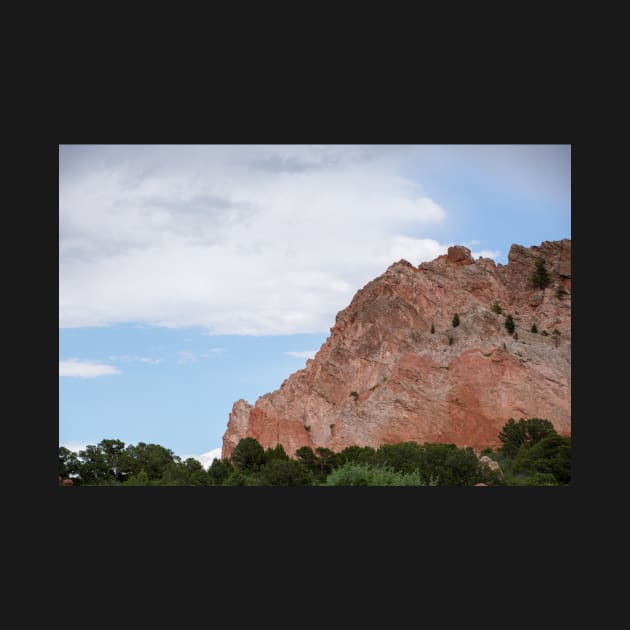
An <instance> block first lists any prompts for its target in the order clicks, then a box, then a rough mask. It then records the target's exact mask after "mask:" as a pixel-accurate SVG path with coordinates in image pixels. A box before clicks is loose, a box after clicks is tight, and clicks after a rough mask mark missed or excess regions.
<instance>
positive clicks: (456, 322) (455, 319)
mask: <svg viewBox="0 0 630 630" xmlns="http://www.w3.org/2000/svg"><path fill="white" fill-rule="evenodd" d="M457 326H459V314H458V313H455V315H453V328H456V327H457Z"/></svg>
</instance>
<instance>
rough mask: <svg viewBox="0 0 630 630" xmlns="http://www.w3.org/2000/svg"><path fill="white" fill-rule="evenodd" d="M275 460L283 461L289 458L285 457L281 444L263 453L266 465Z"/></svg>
mask: <svg viewBox="0 0 630 630" xmlns="http://www.w3.org/2000/svg"><path fill="white" fill-rule="evenodd" d="M275 459H284V460H287V459H289V456H288V455H287V453H286V451H285V450H284V446H282V444H278V445H277V446H274V447H269V448H268V449H267V450H266V451H265V462H266V463H269V462H272V461H274V460H275Z"/></svg>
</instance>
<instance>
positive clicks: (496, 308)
mask: <svg viewBox="0 0 630 630" xmlns="http://www.w3.org/2000/svg"><path fill="white" fill-rule="evenodd" d="M492 310H493V311H494V312H495V313H497V315H501V313H502V312H503V309H502V308H501V305H500V304H499V300H495V301H494V304H493V305H492Z"/></svg>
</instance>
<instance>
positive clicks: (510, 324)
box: [505, 315, 515, 335]
mask: <svg viewBox="0 0 630 630" xmlns="http://www.w3.org/2000/svg"><path fill="white" fill-rule="evenodd" d="M514 328H515V326H514V320H513V319H512V316H511V315H508V316H507V317H506V318H505V329H506V330H507V331H508V332H509V333H510V335H511V334H512V333H513V332H514Z"/></svg>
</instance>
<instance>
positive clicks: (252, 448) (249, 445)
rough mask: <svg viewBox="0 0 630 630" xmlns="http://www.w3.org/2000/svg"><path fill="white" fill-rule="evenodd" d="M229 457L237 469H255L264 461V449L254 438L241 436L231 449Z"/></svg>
mask: <svg viewBox="0 0 630 630" xmlns="http://www.w3.org/2000/svg"><path fill="white" fill-rule="evenodd" d="M231 459H232V464H233V466H234V468H236V469H237V470H240V471H245V472H247V471H256V470H258V469H259V468H260V467H261V466H262V465H263V464H264V463H265V449H264V448H263V447H262V446H261V445H260V443H259V442H258V440H256V439H255V438H252V437H245V438H241V439H240V440H239V443H238V444H237V445H236V446H235V447H234V450H233V451H232V458H231Z"/></svg>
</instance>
